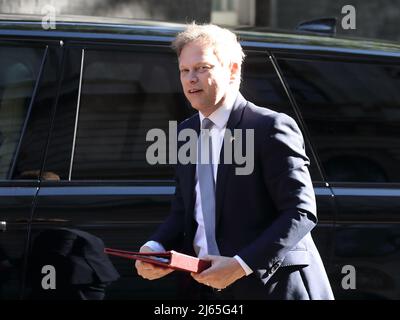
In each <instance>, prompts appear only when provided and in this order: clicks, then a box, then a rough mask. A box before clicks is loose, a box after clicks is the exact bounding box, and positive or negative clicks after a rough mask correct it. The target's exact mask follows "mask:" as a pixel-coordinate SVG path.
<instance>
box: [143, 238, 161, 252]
mask: <svg viewBox="0 0 400 320" xmlns="http://www.w3.org/2000/svg"><path fill="white" fill-rule="evenodd" d="M143 246H147V247H149V248H150V249H151V250H153V251H156V252H164V251H165V248H164V247H163V245H162V244H161V243H159V242H157V241H153V240H150V241H147V242H146V243H145V244H144V245H143Z"/></svg>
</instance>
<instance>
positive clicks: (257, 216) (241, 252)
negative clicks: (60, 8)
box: [136, 24, 333, 299]
mask: <svg viewBox="0 0 400 320" xmlns="http://www.w3.org/2000/svg"><path fill="white" fill-rule="evenodd" d="M173 47H174V49H175V50H176V52H177V55H178V60H179V69H180V78H181V83H182V87H183V90H184V93H185V96H186V97H187V99H188V100H189V102H190V103H191V105H192V107H193V108H195V109H196V110H198V111H199V112H198V114H196V115H194V116H193V117H191V118H189V119H187V120H185V121H184V122H182V123H181V124H180V125H179V127H178V130H179V131H182V130H184V129H192V130H196V132H197V133H198V137H199V138H198V143H197V146H198V147H197V158H196V159H197V161H196V163H194V164H182V163H179V160H178V164H177V166H176V192H175V196H174V198H173V201H172V207H171V213H170V215H169V217H168V218H167V220H166V221H165V222H164V223H163V224H162V225H161V226H160V227H159V229H158V230H157V232H156V233H155V234H154V235H153V236H152V237H151V239H150V241H148V242H147V243H145V244H144V245H143V246H142V248H141V251H143V252H149V251H160V250H170V249H175V250H182V251H183V252H185V253H188V254H192V255H196V256H198V257H201V258H204V259H209V260H211V261H212V265H211V267H210V268H209V269H207V270H205V271H203V272H202V273H199V274H191V280H192V281H191V284H190V285H189V287H187V289H188V290H187V292H190V293H192V297H197V298H210V299H214V298H216V299H218V298H219V297H222V298H228V299H333V294H332V290H331V287H330V284H329V281H328V278H327V275H326V272H325V269H324V266H323V264H322V261H321V258H320V255H319V253H318V250H317V248H316V246H315V244H314V242H313V240H312V237H311V234H310V231H311V230H312V229H313V228H314V227H315V225H316V223H317V216H316V214H317V213H316V204H315V195H314V190H313V186H312V182H311V179H310V175H309V172H308V165H309V159H308V157H307V156H306V154H305V149H304V141H303V137H302V134H301V132H300V130H299V128H298V126H297V124H296V122H295V121H294V120H293V119H292V118H290V117H289V116H287V115H285V114H282V113H277V112H274V111H272V110H270V109H267V108H260V107H258V106H255V105H254V104H252V103H251V102H249V101H246V100H245V99H244V98H243V96H242V95H241V94H240V92H239V86H240V75H241V65H242V61H243V58H244V54H243V51H242V48H241V46H240V44H239V43H238V41H237V39H236V36H235V35H234V34H233V33H231V32H230V31H228V30H226V29H222V28H219V27H217V26H214V25H196V24H192V25H189V26H188V27H187V28H186V30H185V31H183V32H182V33H180V34H179V35H178V36H177V38H176V39H175V41H174V43H173ZM234 130H241V131H242V132H243V134H242V135H241V138H242V140H243V141H240V142H241V143H242V150H246V151H248V150H250V153H251V154H249V155H246V156H247V157H248V160H249V163H250V164H251V165H249V167H250V169H251V170H247V171H248V172H246V173H245V174H243V172H242V173H239V171H238V170H237V169H239V168H240V167H241V165H240V164H239V163H238V161H237V158H235V157H233V160H232V161H231V162H229V161H228V162H227V161H226V157H225V154H226V153H225V150H226V149H227V148H228V147H229V148H230V149H229V150H230V151H229V152H228V154H229V153H231V155H232V154H233V155H234V154H235V152H234V148H235V146H236V144H234V143H233V142H237V141H235V139H237V136H236V135H234V134H233V132H235V131H234ZM246 130H247V131H246ZM246 132H252V135H249V137H250V138H251V139H247V136H246ZM227 133H230V136H231V139H225V137H226V136H227ZM228 136H229V135H228ZM244 137H246V139H244ZM239 138H240V136H239ZM179 143H180V144H179ZM229 143H231V144H232V145H228V144H229ZM181 145H182V142H178V147H179V146H181ZM204 154H205V155H206V156H204ZM204 159H206V160H211V163H209V162H208V161H203V160H204ZM218 162H219V163H218ZM136 269H137V271H138V274H139V275H141V276H142V277H143V278H146V279H150V280H153V279H158V278H161V277H163V276H165V275H167V274H169V273H171V272H172V271H173V270H172V269H166V268H161V267H157V266H154V265H151V264H148V263H144V262H140V261H137V262H136ZM193 280H195V281H193ZM194 284H195V285H194ZM193 293H196V294H197V295H193ZM187 297H188V296H187Z"/></svg>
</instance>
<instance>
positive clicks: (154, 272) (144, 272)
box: [135, 246, 174, 280]
mask: <svg viewBox="0 0 400 320" xmlns="http://www.w3.org/2000/svg"><path fill="white" fill-rule="evenodd" d="M140 252H154V251H153V250H152V249H151V248H149V247H147V246H143V247H141V248H140ZM135 267H136V270H137V273H138V275H140V276H141V277H142V278H144V279H148V280H155V279H159V278H162V277H165V276H166V275H167V274H170V273H171V272H172V271H174V269H171V268H164V267H161V266H157V265H154V264H151V263H147V262H143V261H140V260H136V262H135Z"/></svg>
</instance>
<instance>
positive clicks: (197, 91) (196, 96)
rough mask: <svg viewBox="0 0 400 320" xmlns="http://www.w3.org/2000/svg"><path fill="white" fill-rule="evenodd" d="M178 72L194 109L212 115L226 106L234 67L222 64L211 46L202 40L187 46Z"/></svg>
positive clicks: (181, 56)
mask: <svg viewBox="0 0 400 320" xmlns="http://www.w3.org/2000/svg"><path fill="white" fill-rule="evenodd" d="M179 70H180V77H181V83H182V87H183V91H184V93H185V96H186V98H187V99H188V100H189V102H190V103H191V105H192V107H193V108H195V109H196V110H198V111H200V112H201V113H202V114H203V115H204V116H209V115H210V114H211V113H213V112H214V111H215V110H216V109H218V108H219V107H220V106H221V105H222V104H223V102H224V101H225V98H226V96H227V94H228V93H229V90H230V83H231V82H232V81H233V79H231V78H232V74H231V73H232V72H231V66H230V65H229V63H225V65H222V64H221V62H220V61H219V60H218V58H217V56H216V55H215V54H214V49H213V48H212V47H210V46H207V45H205V44H202V43H201V42H199V41H193V42H190V43H188V44H187V45H185V46H184V47H183V49H182V51H181V54H180V56H179Z"/></svg>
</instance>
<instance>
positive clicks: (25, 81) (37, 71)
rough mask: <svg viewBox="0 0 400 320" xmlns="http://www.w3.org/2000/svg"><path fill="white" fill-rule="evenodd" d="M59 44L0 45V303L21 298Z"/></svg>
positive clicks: (47, 130)
mask: <svg viewBox="0 0 400 320" xmlns="http://www.w3.org/2000/svg"><path fill="white" fill-rule="evenodd" d="M59 62H60V49H59V43H58V42H48V43H42V42H27V41H24V42H22V41H19V40H18V39H15V40H13V41H12V40H8V41H1V42H0V221H1V224H0V227H1V232H0V298H1V299H18V298H20V297H22V296H23V289H24V284H25V275H26V252H27V251H28V246H29V235H30V221H31V219H32V216H33V211H34V204H35V200H36V195H37V192H38V190H39V187H40V176H41V174H40V172H41V170H42V164H43V158H44V154H45V150H46V145H47V140H48V133H49V127H50V121H51V109H52V106H53V105H54V101H55V92H56V79H57V74H58V67H59V65H60V63H59Z"/></svg>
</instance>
